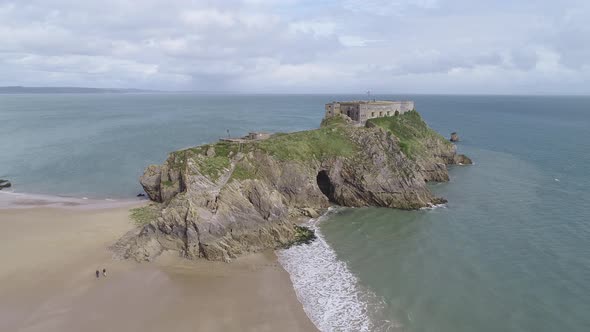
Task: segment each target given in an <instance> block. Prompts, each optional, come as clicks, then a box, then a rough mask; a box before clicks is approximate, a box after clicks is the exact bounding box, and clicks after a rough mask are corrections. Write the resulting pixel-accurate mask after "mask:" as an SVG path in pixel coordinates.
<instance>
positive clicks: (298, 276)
mask: <svg viewBox="0 0 590 332" xmlns="http://www.w3.org/2000/svg"><path fill="white" fill-rule="evenodd" d="M335 211H336V209H333V208H330V209H329V210H328V212H327V213H326V214H324V215H323V216H321V217H319V218H317V219H311V220H309V221H308V222H307V223H306V224H304V226H307V227H309V228H311V229H313V230H314V231H315V234H316V236H317V239H316V240H315V241H313V242H312V243H311V244H307V245H298V246H293V247H291V248H289V249H284V250H279V251H277V256H278V258H279V262H280V263H281V265H282V266H283V268H284V269H285V270H286V271H287V272H288V273H289V275H290V277H291V281H292V283H293V287H294V288H295V292H296V294H297V298H298V299H299V301H300V302H301V303H302V304H303V308H304V310H305V313H306V314H307V316H308V317H309V318H310V319H311V321H312V322H313V323H314V324H315V325H316V327H317V328H318V329H319V330H320V331H395V330H397V329H398V328H399V325H397V324H396V323H395V322H391V321H388V320H383V319H378V318H377V319H375V318H374V317H378V316H379V315H380V312H382V311H383V308H384V306H385V302H384V301H383V300H381V299H380V298H379V297H378V296H377V295H375V294H374V293H373V292H371V291H370V290H367V289H364V288H363V287H362V286H361V285H359V283H358V280H357V278H356V276H355V275H354V274H352V272H350V270H349V269H348V267H347V265H346V263H345V262H343V261H340V260H338V258H337V256H336V252H335V251H334V250H333V249H332V248H331V247H330V246H329V245H328V243H327V242H326V241H325V239H324V236H323V234H322V232H321V230H320V229H319V227H318V224H319V223H320V222H321V221H322V220H324V219H326V218H328V216H329V215H330V214H333V213H334V212H335Z"/></svg>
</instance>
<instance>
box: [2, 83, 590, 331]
mask: <svg viewBox="0 0 590 332" xmlns="http://www.w3.org/2000/svg"><path fill="white" fill-rule="evenodd" d="M377 97H382V98H395V99H397V98H404V99H413V100H415V101H416V107H417V109H418V111H420V112H421V114H422V115H423V116H424V118H425V119H426V120H427V122H428V123H429V125H430V126H431V127H433V128H434V129H436V130H438V131H439V132H441V133H442V134H444V135H445V136H448V134H449V133H450V132H451V131H458V132H459V135H460V136H461V138H462V142H460V143H459V149H460V151H461V152H462V153H466V154H467V155H469V156H470V157H471V158H472V159H473V160H474V161H475V165H474V166H466V167H454V168H452V169H451V181H450V182H449V183H444V184H434V185H433V186H432V189H433V191H434V192H435V193H437V194H438V195H440V196H443V197H445V198H447V199H448V200H449V203H448V204H447V205H446V206H445V207H439V208H435V209H432V210H421V211H396V210H389V209H377V208H362V209H335V210H333V211H332V212H331V213H330V214H329V215H328V216H327V217H324V218H322V220H321V221H320V222H317V221H316V222H314V225H315V226H316V227H318V228H319V231H320V235H321V239H320V240H321V241H318V242H317V243H315V244H312V245H311V246H307V247H306V246H303V247H300V248H297V249H295V250H292V251H287V252H282V253H280V254H279V256H280V257H281V262H282V263H283V265H285V267H286V268H287V270H289V271H290V272H291V273H292V279H293V281H294V284H295V287H296V289H297V292H298V295H299V297H300V300H301V301H302V302H303V303H304V304H305V306H306V310H307V312H308V315H310V316H313V317H312V318H314V321H315V322H316V324H317V325H318V326H320V327H322V328H323V329H324V330H387V329H389V330H391V331H397V330H401V331H449V332H457V331H588V330H590V314H589V313H590V190H589V189H588V188H589V187H590V172H589V171H588V167H589V165H590V98H588V97H526V96H522V97H519V96H511V97H504V96H425V95H420V96H377ZM350 98H362V96H328V95H300V96H280V95H272V96H269V95H232V96H226V95H216V96H202V95H188V94H178V95H177V94H128V95H119V94H104V95H82V94H80V95H0V178H8V179H10V180H12V182H13V184H14V190H15V191H17V192H28V193H44V194H55V195H71V196H89V197H97V198H106V197H113V198H127V197H133V196H134V195H135V194H136V193H137V192H139V191H140V187H139V185H138V184H137V177H138V176H139V175H140V174H141V172H142V170H143V168H144V167H145V166H146V165H147V164H149V163H160V162H162V161H163V160H164V159H165V158H166V155H167V153H168V152H170V151H172V150H175V149H179V148H182V147H187V146H191V145H196V144H200V143H205V142H209V141H212V140H215V139H217V138H219V137H221V136H224V135H227V132H226V130H227V129H229V130H230V133H231V134H232V136H237V135H242V134H245V133H246V132H248V131H249V130H266V131H272V132H276V131H295V130H303V129H308V128H313V127H317V126H318V124H319V122H320V120H321V117H322V116H323V104H324V103H326V102H330V101H332V100H338V99H350ZM313 259H315V260H313Z"/></svg>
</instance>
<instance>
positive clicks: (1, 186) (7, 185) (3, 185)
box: [0, 179, 12, 190]
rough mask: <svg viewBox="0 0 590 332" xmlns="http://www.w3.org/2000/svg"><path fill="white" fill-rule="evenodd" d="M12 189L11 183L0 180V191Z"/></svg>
mask: <svg viewBox="0 0 590 332" xmlns="http://www.w3.org/2000/svg"><path fill="white" fill-rule="evenodd" d="M10 187H12V183H10V181H8V180H3V179H0V190H2V189H4V188H10Z"/></svg>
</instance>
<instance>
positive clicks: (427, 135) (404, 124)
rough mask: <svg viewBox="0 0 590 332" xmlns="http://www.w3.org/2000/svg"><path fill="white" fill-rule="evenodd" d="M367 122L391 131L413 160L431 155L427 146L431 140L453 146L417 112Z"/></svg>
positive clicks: (405, 152)
mask: <svg viewBox="0 0 590 332" xmlns="http://www.w3.org/2000/svg"><path fill="white" fill-rule="evenodd" d="M367 122H369V123H372V124H374V125H376V126H378V127H382V128H385V129H387V130H389V131H391V132H392V133H393V134H394V135H395V136H396V137H397V138H398V139H399V141H400V148H401V149H402V151H403V152H404V154H405V155H406V156H408V157H410V158H413V159H415V158H416V157H419V156H427V155H428V154H429V152H428V147H427V146H426V143H427V142H428V141H429V140H440V142H441V143H442V144H448V145H451V143H450V142H449V141H447V140H446V139H445V138H444V137H442V136H441V135H440V134H438V133H437V132H436V131H434V130H432V129H430V128H429V127H428V125H427V124H426V122H424V120H423V119H422V117H421V116H420V114H419V113H418V112H416V111H410V112H407V113H404V114H402V115H397V116H391V117H384V118H376V119H370V120H368V121H367Z"/></svg>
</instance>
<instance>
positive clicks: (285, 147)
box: [168, 119, 359, 181]
mask: <svg viewBox="0 0 590 332" xmlns="http://www.w3.org/2000/svg"><path fill="white" fill-rule="evenodd" d="M345 131H346V128H345V124H344V121H343V120H342V119H334V120H330V121H327V122H325V123H324V124H323V126H322V127H321V128H319V129H314V130H306V131H300V132H295V133H289V134H283V133H279V134H275V135H273V136H272V137H270V138H269V139H266V140H262V141H253V142H248V143H242V144H241V146H240V144H239V143H232V142H217V143H213V144H206V145H201V146H198V147H194V148H189V149H185V150H179V151H175V152H172V153H171V155H170V158H169V159H168V165H169V166H171V167H173V168H182V167H184V166H185V165H186V162H187V159H192V161H193V162H194V163H195V164H196V165H197V167H198V168H199V170H200V172H201V173H202V174H203V175H205V176H207V177H209V178H210V179H211V180H213V181H216V180H217V179H219V176H220V174H221V173H222V172H223V170H224V169H227V168H229V167H230V158H231V156H234V155H235V154H237V153H238V152H242V153H248V152H251V151H263V152H265V153H267V154H269V155H271V156H273V157H274V158H276V159H278V160H282V161H285V160H293V161H301V162H306V161H309V160H312V159H317V160H322V159H324V158H329V157H333V156H352V155H354V154H355V153H356V152H357V151H358V149H359V147H357V146H356V144H354V143H353V142H351V141H350V140H349V139H348V137H347V136H346V135H345ZM211 147H213V148H214V149H215V156H214V157H207V150H208V149H209V148H211ZM255 177H256V175H255V169H252V168H251V167H248V165H245V164H243V163H239V164H238V165H236V168H235V169H234V173H233V175H232V178H234V179H238V180H243V179H249V178H255Z"/></svg>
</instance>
